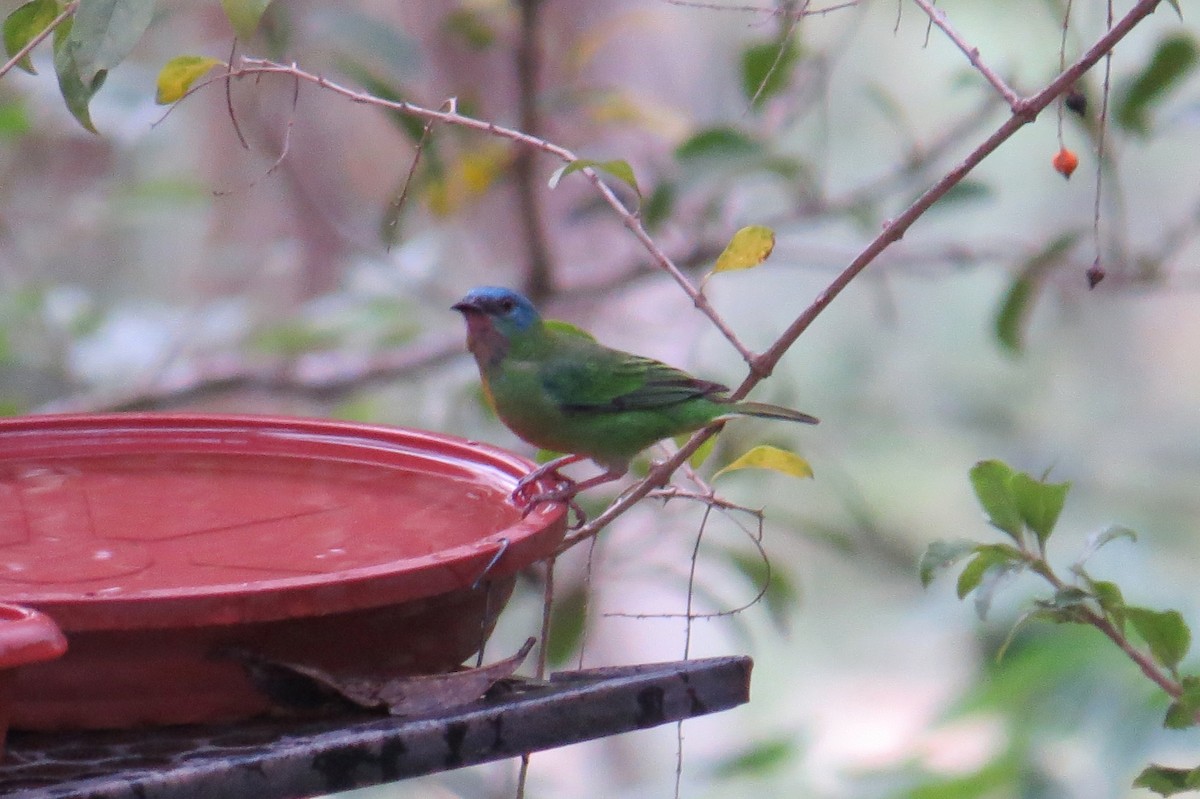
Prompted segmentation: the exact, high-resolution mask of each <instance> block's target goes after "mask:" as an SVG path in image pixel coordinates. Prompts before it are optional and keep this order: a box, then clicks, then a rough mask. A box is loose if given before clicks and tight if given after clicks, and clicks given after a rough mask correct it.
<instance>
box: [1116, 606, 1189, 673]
mask: <svg viewBox="0 0 1200 799" xmlns="http://www.w3.org/2000/svg"><path fill="white" fill-rule="evenodd" d="M1125 618H1126V619H1128V620H1129V623H1130V624H1132V625H1133V629H1135V630H1137V634H1138V635H1140V636H1141V637H1142V640H1143V641H1145V642H1146V645H1147V646H1149V647H1150V654H1151V655H1153V656H1154V659H1155V660H1157V661H1158V662H1159V663H1161V664H1162V665H1163V666H1166V667H1167V668H1168V669H1171V670H1172V671H1174V669H1175V667H1176V666H1178V665H1179V661H1181V660H1183V657H1184V655H1186V654H1187V652H1188V649H1189V648H1190V647H1191V644H1192V632H1191V630H1189V629H1188V626H1187V623H1186V622H1185V621H1184V620H1183V616H1181V615H1180V614H1179V612H1178V611H1175V610H1151V609H1149V608H1139V607H1132V606H1126V607H1125Z"/></svg>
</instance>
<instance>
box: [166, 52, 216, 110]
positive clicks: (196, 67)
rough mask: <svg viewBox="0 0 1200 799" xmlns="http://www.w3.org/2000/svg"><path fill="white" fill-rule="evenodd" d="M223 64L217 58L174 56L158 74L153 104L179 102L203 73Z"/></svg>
mask: <svg viewBox="0 0 1200 799" xmlns="http://www.w3.org/2000/svg"><path fill="white" fill-rule="evenodd" d="M223 63H225V62H223V61H222V60H221V59H219V58H208V57H206V56H200V55H180V56H175V57H174V58H172V59H171V60H170V61H168V62H167V63H166V66H164V67H163V68H162V70H160V71H159V73H158V91H157V93H156V94H155V96H154V102H156V103H158V104H159V105H170V104H171V103H173V102H175V101H177V100H179V99H180V98H181V97H183V96H184V95H185V94H187V93H188V89H190V88H192V84H193V83H195V82H196V81H197V80H198V79H199V78H200V77H202V76H203V75H204V73H206V72H208V71H209V70H210V69H212V68H213V67H215V66H217V65H218V64H223Z"/></svg>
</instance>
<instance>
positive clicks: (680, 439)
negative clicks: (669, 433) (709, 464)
mask: <svg viewBox="0 0 1200 799" xmlns="http://www.w3.org/2000/svg"><path fill="white" fill-rule="evenodd" d="M691 437H692V436H691V434H689V433H685V434H683V435H681V436H675V445H676V446H679V447H682V446H683V445H684V444H685V443H687V440H688V439H689V438H691ZM716 446H717V437H716V436H709V437H708V438H706V439H704V443H703V444H701V445H700V446H699V447H697V448H696V451H695V452H693V453H692V455H691V457H690V458H688V465H689V466H691V467H692V468H693V469H699V468H700V467H701V466H703V465H704V462H705V461H706V460H708V456H710V455H712V453H713V450H714V449H715V448H716Z"/></svg>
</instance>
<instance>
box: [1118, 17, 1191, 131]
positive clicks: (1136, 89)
mask: <svg viewBox="0 0 1200 799" xmlns="http://www.w3.org/2000/svg"><path fill="white" fill-rule="evenodd" d="M1198 60H1200V54H1198V53H1197V48H1196V41H1195V40H1194V39H1193V38H1192V37H1191V36H1190V35H1189V34H1187V33H1174V34H1171V35H1169V36H1167V37H1166V38H1164V39H1163V40H1162V41H1161V42H1159V44H1158V47H1157V48H1156V49H1155V51H1154V55H1153V56H1151V57H1150V62H1149V63H1148V64H1146V66H1145V67H1144V68H1143V69H1142V71H1141V72H1139V73H1138V74H1137V75H1136V76H1135V77H1134V78H1133V80H1132V81H1130V82H1129V83H1128V84H1127V85H1125V86H1123V87H1122V89H1121V90H1120V91H1118V93H1117V98H1116V102H1115V105H1116V114H1115V117H1116V120H1117V124H1119V125H1120V126H1121V127H1123V128H1125V129H1126V130H1130V131H1133V132H1135V133H1143V134H1144V133H1148V132H1149V131H1150V120H1149V112H1150V109H1151V107H1152V106H1153V105H1154V104H1155V103H1157V102H1159V101H1160V100H1162V98H1163V97H1164V96H1165V95H1166V94H1167V92H1169V91H1170V90H1171V89H1172V88H1173V87H1175V86H1176V85H1178V84H1179V83H1181V82H1182V81H1183V80H1184V78H1186V77H1187V76H1188V74H1189V73H1190V72H1192V70H1194V69H1195V68H1196V64H1197V61H1198Z"/></svg>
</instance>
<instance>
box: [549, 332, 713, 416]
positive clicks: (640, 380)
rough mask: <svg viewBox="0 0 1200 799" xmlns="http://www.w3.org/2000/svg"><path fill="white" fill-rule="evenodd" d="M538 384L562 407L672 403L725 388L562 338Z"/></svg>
mask: <svg viewBox="0 0 1200 799" xmlns="http://www.w3.org/2000/svg"><path fill="white" fill-rule="evenodd" d="M541 378H542V386H543V388H544V389H545V390H546V393H547V394H548V395H549V396H550V397H551V398H552V399H553V400H554V402H555V403H556V404H557V405H558V406H559V407H561V408H562V409H563V410H564V411H568V412H576V413H613V412H618V411H626V410H647V409H653V408H662V407H665V406H668V405H676V404H678V403H680V402H685V401H686V400H689V399H694V398H696V397H703V396H708V395H712V394H720V393H724V392H726V391H728V389H727V388H726V387H725V386H722V385H720V384H719V383H713V382H711V381H708V380H700V379H698V378H695V377H692V376H691V375H689V374H688V373H687V372H684V371H682V370H680V369H676V368H674V367H672V366H668V365H667V364H665V363H662V362H660V361H656V360H653V359H652V358H644V357H642V356H640V355H633V354H630V353H628V352H621V351H620V350H613V349H609V348H608V347H605V346H602V345H600V344H597V343H595V342H594V341H591V340H588V339H584V338H581V337H570V338H565V337H560V338H559V339H558V346H556V347H555V348H554V352H553V354H551V355H550V357H548V358H547V359H546V361H545V363H544V364H543V366H542V369H541Z"/></svg>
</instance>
